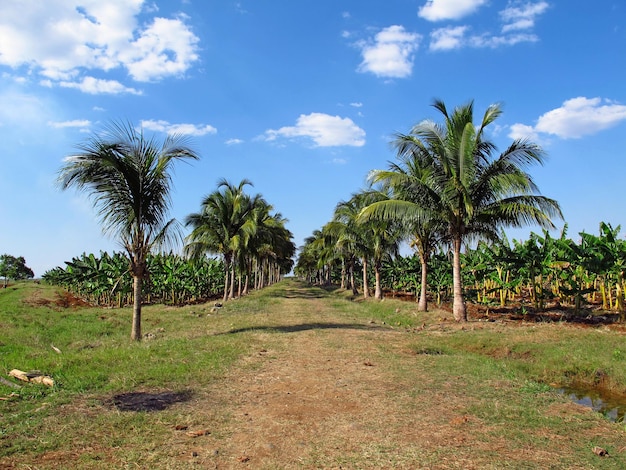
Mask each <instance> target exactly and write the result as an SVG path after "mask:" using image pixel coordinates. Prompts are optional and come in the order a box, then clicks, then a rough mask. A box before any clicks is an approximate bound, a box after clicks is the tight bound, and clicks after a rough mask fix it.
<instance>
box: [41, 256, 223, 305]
mask: <svg viewBox="0 0 626 470" xmlns="http://www.w3.org/2000/svg"><path fill="white" fill-rule="evenodd" d="M65 264H66V266H65V268H61V267H57V268H54V269H52V270H50V271H47V272H46V273H45V274H44V275H43V276H42V280H43V281H44V282H47V283H49V284H53V285H58V286H61V287H63V288H64V289H66V290H68V291H69V292H72V293H74V294H76V295H77V296H79V297H81V298H83V299H84V300H85V301H87V302H89V303H91V304H94V305H107V306H118V307H122V306H125V305H130V304H132V303H133V277H132V275H131V273H130V270H129V264H128V257H126V256H124V254H122V253H113V255H110V254H108V253H106V252H104V253H103V252H101V253H100V257H96V256H95V255H93V254H89V255H87V254H84V253H83V254H82V256H80V257H75V258H73V259H72V260H71V261H68V262H66V263H65ZM147 266H148V270H149V272H150V276H149V278H148V279H147V282H145V283H144V285H143V296H144V299H145V300H146V301H147V302H148V303H163V304H183V303H189V302H195V301H199V300H203V299H209V298H213V297H216V296H218V295H221V294H222V292H223V289H224V263H222V262H221V261H219V260H216V259H212V258H203V259H198V260H190V259H186V258H183V257H181V256H179V255H174V254H168V255H164V254H155V255H149V256H148V258H147Z"/></svg>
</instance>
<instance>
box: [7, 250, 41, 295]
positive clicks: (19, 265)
mask: <svg viewBox="0 0 626 470" xmlns="http://www.w3.org/2000/svg"><path fill="white" fill-rule="evenodd" d="M0 277H3V278H4V287H6V286H7V285H8V283H9V279H13V280H14V281H19V280H22V279H32V278H33V277H35V274H34V273H33V270H32V269H30V268H29V267H28V266H26V260H25V259H24V257H23V256H19V257H17V258H16V257H15V256H11V255H6V254H5V255H0Z"/></svg>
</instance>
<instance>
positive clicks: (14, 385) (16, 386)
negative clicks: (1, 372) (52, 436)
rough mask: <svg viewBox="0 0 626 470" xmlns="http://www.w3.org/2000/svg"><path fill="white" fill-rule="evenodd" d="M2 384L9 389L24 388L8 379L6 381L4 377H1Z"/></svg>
mask: <svg viewBox="0 0 626 470" xmlns="http://www.w3.org/2000/svg"><path fill="white" fill-rule="evenodd" d="M0 383H1V384H2V385H7V386H8V387H13V388H22V387H21V386H19V385H18V384H15V383H13V382H11V381H9V380H7V379H5V378H4V377H0Z"/></svg>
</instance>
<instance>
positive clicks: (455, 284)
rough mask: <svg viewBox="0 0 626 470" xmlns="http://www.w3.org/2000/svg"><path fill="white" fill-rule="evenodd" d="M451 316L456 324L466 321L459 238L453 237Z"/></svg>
mask: <svg viewBox="0 0 626 470" xmlns="http://www.w3.org/2000/svg"><path fill="white" fill-rule="evenodd" d="M452 294H453V297H452V314H453V315H454V319H455V320H456V321H458V322H465V321H467V311H466V310H465V301H464V300H463V284H462V280H461V237H460V236H455V237H454V240H453V241H452Z"/></svg>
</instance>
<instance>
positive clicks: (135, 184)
mask: <svg viewBox="0 0 626 470" xmlns="http://www.w3.org/2000/svg"><path fill="white" fill-rule="evenodd" d="M185 144H186V141H185V138H184V137H183V136H182V135H170V136H168V137H167V138H166V139H165V141H164V142H163V143H162V144H160V143H158V142H157V141H155V140H154V139H148V138H146V137H145V136H144V134H143V131H141V130H137V129H135V127H133V126H132V125H131V124H130V123H117V122H113V123H111V124H110V125H109V126H108V127H106V128H105V129H104V132H103V133H102V134H95V135H93V136H92V137H91V138H90V139H89V140H88V141H87V142H86V143H84V144H81V145H79V146H78V150H79V152H78V153H77V154H75V155H71V156H69V157H67V158H66V159H65V165H64V166H63V167H62V168H61V170H60V172H59V178H58V182H59V185H60V186H61V188H62V189H67V188H69V187H70V186H73V187H76V188H77V189H78V190H83V191H87V192H89V193H90V195H91V196H92V197H93V202H94V206H95V207H96V208H97V209H98V214H99V216H100V218H101V221H102V225H103V230H104V232H105V233H111V234H114V235H116V236H117V237H119V241H120V244H121V245H122V246H123V247H124V249H125V251H126V253H127V255H128V256H129V262H130V271H131V273H132V276H133V302H134V303H133V323H132V330H131V339H133V340H140V339H141V301H142V286H143V281H144V279H146V278H147V277H148V274H149V273H148V267H147V263H146V258H147V256H148V254H149V253H150V252H151V251H152V250H153V249H157V248H166V247H167V245H168V242H171V241H173V240H174V239H175V236H176V235H177V232H176V230H175V229H176V227H177V223H176V221H175V220H174V219H169V220H168V219H167V213H168V210H169V207H170V187H171V175H170V169H171V166H172V164H173V163H174V161H176V160H179V159H183V158H193V159H197V158H198V155H197V154H196V153H195V152H194V151H193V150H192V149H190V148H189V147H188V146H187V145H185Z"/></svg>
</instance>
